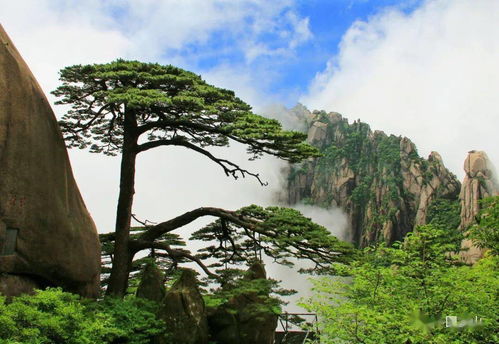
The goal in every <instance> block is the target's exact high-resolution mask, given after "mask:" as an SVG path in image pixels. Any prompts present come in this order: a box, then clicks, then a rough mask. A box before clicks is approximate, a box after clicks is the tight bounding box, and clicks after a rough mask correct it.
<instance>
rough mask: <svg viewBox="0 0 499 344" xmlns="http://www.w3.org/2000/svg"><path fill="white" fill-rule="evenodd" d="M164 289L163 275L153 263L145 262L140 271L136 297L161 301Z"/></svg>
mask: <svg viewBox="0 0 499 344" xmlns="http://www.w3.org/2000/svg"><path fill="white" fill-rule="evenodd" d="M165 294H166V289H165V284H164V275H163V273H162V272H161V271H160V270H159V269H158V268H157V267H156V265H154V264H147V265H146V266H145V268H144V271H143V272H142V276H141V279H140V284H139V287H138V288H137V297H141V298H143V299H148V300H151V301H154V302H157V303H160V302H161V301H163V298H164V297H165Z"/></svg>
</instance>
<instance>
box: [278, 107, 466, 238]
mask: <svg viewBox="0 0 499 344" xmlns="http://www.w3.org/2000/svg"><path fill="white" fill-rule="evenodd" d="M303 114H304V117H305V118H307V119H308V122H309V129H308V141H309V142H310V143H311V144H313V145H315V146H317V147H318V148H320V150H321V152H322V153H323V156H322V157H320V158H318V159H314V160H309V161H307V162H305V163H302V164H301V165H297V166H293V167H292V168H291V171H290V174H289V177H288V192H287V202H288V203H289V204H295V203H298V202H304V203H308V204H314V205H320V206H322V207H325V208H328V207H332V206H339V207H341V208H342V209H343V210H344V211H345V212H346V213H347V214H348V216H349V219H350V224H351V231H352V238H353V240H354V242H355V243H357V244H358V245H359V246H366V245H368V244H369V243H372V242H375V241H380V240H384V241H386V242H388V243H391V242H393V241H395V240H400V239H402V238H403V236H404V235H405V234H406V233H407V232H409V231H411V230H412V229H413V228H414V226H415V225H419V224H424V223H427V222H428V221H430V220H431V219H429V218H428V216H429V214H430V213H431V208H432V205H435V204H439V206H440V207H442V205H444V206H446V207H447V208H449V207H450V208H449V209H454V208H455V207H456V206H457V207H458V206H459V200H458V197H459V192H460V189H461V185H460V183H459V181H458V180H457V179H456V176H455V175H453V174H452V173H451V172H449V171H448V170H447V169H446V168H445V166H444V165H443V162H442V158H441V157H440V155H439V154H438V153H437V152H432V153H431V154H430V156H429V157H428V159H424V158H422V157H420V156H419V155H418V153H417V150H416V147H415V146H414V144H413V143H412V142H411V141H410V140H409V139H407V138H405V137H404V138H403V137H400V136H394V135H387V134H385V133H384V132H382V131H372V130H371V129H370V128H369V126H368V125H367V124H365V123H362V122H360V121H354V122H353V123H352V124H349V123H348V120H347V119H346V118H343V117H342V116H341V115H340V114H338V113H334V112H332V113H328V114H327V113H325V112H318V111H315V112H313V113H310V112H308V110H304V111H303ZM457 224H458V223H457Z"/></svg>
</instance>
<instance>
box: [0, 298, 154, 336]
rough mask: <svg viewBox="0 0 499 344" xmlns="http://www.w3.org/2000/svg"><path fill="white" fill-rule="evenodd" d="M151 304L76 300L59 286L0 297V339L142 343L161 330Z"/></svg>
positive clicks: (131, 301)
mask: <svg viewBox="0 0 499 344" xmlns="http://www.w3.org/2000/svg"><path fill="white" fill-rule="evenodd" d="M155 309H156V306H155V305H154V304H152V303H151V302H149V301H146V300H143V299H139V298H132V297H129V298H125V299H124V300H119V299H105V300H103V301H99V302H96V301H91V300H82V299H80V298H79V297H78V296H77V295H74V294H70V293H65V292H62V291H61V290H60V289H47V290H45V291H37V292H36V294H35V295H25V296H20V297H16V298H14V299H13V300H12V302H6V299H5V298H4V297H1V296H0V343H2V344H4V343H5V344H7V343H8V344H14V343H27V344H49V343H50V344H52V343H66V344H96V343H116V344H117V343H123V344H124V343H129V344H147V343H150V339H151V337H153V336H154V335H157V334H159V333H162V332H164V325H163V324H162V323H161V322H160V321H158V320H156V317H155V315H154V312H155Z"/></svg>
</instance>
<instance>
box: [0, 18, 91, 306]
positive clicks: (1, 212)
mask: <svg viewBox="0 0 499 344" xmlns="http://www.w3.org/2000/svg"><path fill="white" fill-rule="evenodd" d="M99 272H100V244H99V239H98V235H97V231H96V228H95V225H94V222H93V221H92V218H91V217H90V215H89V213H88V211H87V209H86V207H85V204H84V203H83V200H82V198H81V195H80V192H79V190H78V187H77V185H76V182H75V180H74V178H73V173H72V170H71V166H70V163H69V158H68V155H67V151H66V147H65V145H64V141H63V138H62V135H61V133H60V130H59V126H58V124H57V121H56V118H55V116H54V113H53V112H52V109H51V107H50V105H49V103H48V101H47V99H46V97H45V95H44V94H43V92H42V90H41V88H40V86H39V85H38V83H37V81H36V80H35V78H34V77H33V75H32V74H31V72H30V70H29V68H28V66H27V65H26V63H25V62H24V61H23V59H22V57H21V56H20V54H19V53H18V51H17V50H16V48H15V47H14V44H13V43H12V41H11V40H10V39H9V37H8V36H7V34H6V33H5V31H4V30H3V28H2V27H1V26H0V273H1V274H0V292H2V293H4V294H8V295H17V294H20V293H23V292H26V291H27V290H29V289H30V288H32V287H45V286H61V287H63V288H64V289H65V290H68V291H72V292H76V293H79V294H81V295H84V296H88V297H95V296H97V294H98V281H99Z"/></svg>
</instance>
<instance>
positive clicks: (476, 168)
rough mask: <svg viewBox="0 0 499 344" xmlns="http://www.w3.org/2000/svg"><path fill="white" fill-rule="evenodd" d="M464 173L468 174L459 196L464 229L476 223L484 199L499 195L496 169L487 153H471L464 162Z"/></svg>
mask: <svg viewBox="0 0 499 344" xmlns="http://www.w3.org/2000/svg"><path fill="white" fill-rule="evenodd" d="M464 172H465V173H466V174H465V176H464V181H463V186H462V188H461V193H460V194H459V199H460V200H461V225H460V227H461V228H462V229H466V227H468V226H469V225H471V224H473V223H474V222H475V217H476V216H477V215H478V212H479V211H480V202H479V201H480V200H481V199H482V198H485V197H490V196H498V195H499V186H498V185H497V181H496V180H495V176H494V168H493V166H492V164H491V162H490V160H489V158H488V157H487V154H486V153H485V152H483V151H474V150H473V151H470V152H469V153H468V156H467V157H466V160H465V161H464Z"/></svg>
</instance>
